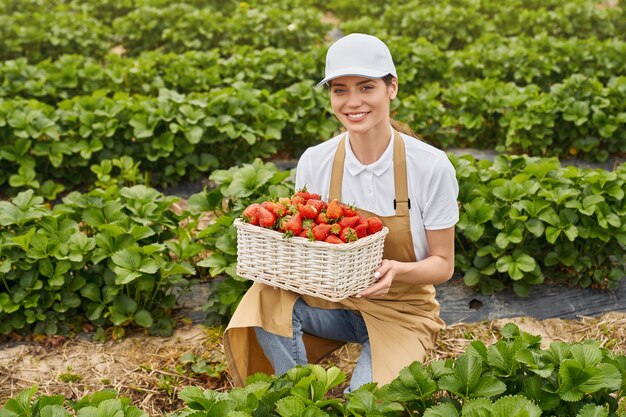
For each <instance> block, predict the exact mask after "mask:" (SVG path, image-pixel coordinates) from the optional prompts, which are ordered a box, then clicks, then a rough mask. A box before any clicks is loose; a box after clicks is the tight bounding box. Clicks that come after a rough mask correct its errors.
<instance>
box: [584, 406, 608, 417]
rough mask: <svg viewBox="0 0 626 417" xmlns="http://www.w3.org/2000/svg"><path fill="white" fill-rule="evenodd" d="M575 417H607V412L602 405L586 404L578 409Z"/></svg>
mask: <svg viewBox="0 0 626 417" xmlns="http://www.w3.org/2000/svg"><path fill="white" fill-rule="evenodd" d="M576 417H609V410H608V408H607V407H605V406H603V405H596V404H587V405H585V406H584V407H582V408H581V409H580V411H579V412H578V414H576Z"/></svg>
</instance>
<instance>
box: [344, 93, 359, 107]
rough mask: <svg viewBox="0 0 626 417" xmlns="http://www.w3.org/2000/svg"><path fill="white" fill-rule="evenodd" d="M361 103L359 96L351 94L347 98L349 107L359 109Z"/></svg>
mask: <svg viewBox="0 0 626 417" xmlns="http://www.w3.org/2000/svg"><path fill="white" fill-rule="evenodd" d="M362 102H363V100H361V96H360V95H359V94H354V93H351V94H350V95H349V96H348V102H347V104H348V106H350V107H359V106H360V105H361V103H362Z"/></svg>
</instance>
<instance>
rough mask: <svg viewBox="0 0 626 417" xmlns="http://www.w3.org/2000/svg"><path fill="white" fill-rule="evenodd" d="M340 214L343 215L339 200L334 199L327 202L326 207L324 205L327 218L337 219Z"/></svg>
mask: <svg viewBox="0 0 626 417" xmlns="http://www.w3.org/2000/svg"><path fill="white" fill-rule="evenodd" d="M341 216H343V209H342V208H341V204H340V203H339V201H337V199H335V200H333V201H331V202H330V203H328V207H326V217H328V218H329V219H338V218H340V217H341Z"/></svg>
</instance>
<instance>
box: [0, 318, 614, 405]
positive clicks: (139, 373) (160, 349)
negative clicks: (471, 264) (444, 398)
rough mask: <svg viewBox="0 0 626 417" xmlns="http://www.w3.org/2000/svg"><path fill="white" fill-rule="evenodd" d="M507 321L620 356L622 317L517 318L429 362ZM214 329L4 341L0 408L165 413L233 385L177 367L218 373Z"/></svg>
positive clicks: (483, 327) (335, 358)
mask: <svg viewBox="0 0 626 417" xmlns="http://www.w3.org/2000/svg"><path fill="white" fill-rule="evenodd" d="M507 322H514V323H516V324H517V325H518V326H519V327H520V328H521V329H522V330H523V331H526V332H528V333H531V334H536V335H541V336H542V343H543V346H544V347H547V346H548V345H549V343H550V342H553V341H566V342H577V341H583V340H597V341H599V342H600V343H601V345H602V346H603V347H606V348H608V349H610V350H611V351H613V352H615V353H620V354H626V313H608V314H605V315H604V316H602V317H599V318H592V317H581V318H580V319H578V320H561V319H549V320H543V321H539V320H535V319H532V318H516V319H504V320H495V321H491V322H481V323H473V324H455V325H452V326H449V327H448V328H447V329H445V330H444V331H442V333H441V336H440V338H439V341H438V344H437V347H436V349H435V351H434V352H433V354H432V355H431V360H434V359H445V358H451V357H456V356H458V355H459V354H461V353H462V352H464V350H465V348H466V347H467V345H468V344H469V343H470V342H471V341H473V340H482V341H483V342H485V343H486V344H491V343H494V342H495V341H496V340H497V338H498V335H499V331H500V329H501V328H502V327H503V326H504V324H505V323H507ZM221 332H222V330H221V329H208V328H205V327H203V326H200V325H193V326H191V325H189V326H179V327H178V328H177V329H176V331H175V332H174V335H173V336H172V337H169V338H160V337H152V336H147V335H145V334H143V333H136V334H133V335H129V336H128V337H126V338H125V339H123V340H121V341H107V342H105V343H97V342H93V341H90V340H89V339H88V338H87V337H78V338H73V339H62V338H58V337H57V338H51V339H46V340H44V341H38V342H35V341H21V342H10V343H5V344H3V345H1V346H0V405H1V404H4V403H5V402H6V400H7V399H8V398H10V397H13V396H15V395H16V394H17V393H18V392H20V391H21V390H22V389H24V388H26V387H30V386H32V385H39V387H40V390H39V393H41V394H43V393H45V394H48V395H52V394H63V395H64V396H65V397H66V398H69V399H79V398H81V397H83V396H84V395H86V394H90V393H93V392H95V391H98V390H100V389H103V388H113V389H115V390H117V391H118V392H119V393H120V394H121V395H124V396H127V397H130V398H132V399H133V403H134V404H135V405H136V406H138V407H140V408H141V409H143V410H145V411H146V412H148V413H149V414H150V415H154V416H157V415H163V414H166V413H170V412H172V411H173V410H175V409H177V408H179V407H181V406H182V403H181V402H180V401H179V400H178V398H177V393H178V392H179V391H180V390H181V389H182V388H184V387H185V386H190V385H197V386H201V387H204V388H210V389H216V390H229V389H231V388H232V385H231V383H230V381H229V380H228V378H227V376H226V375H225V374H224V373H222V374H221V376H220V377H218V378H213V377H209V376H207V374H203V373H201V374H195V373H193V372H191V369H190V367H189V366H188V365H183V364H182V363H181V362H180V358H181V356H183V355H184V354H186V353H191V354H193V355H195V356H196V357H198V358H204V359H205V360H206V361H207V362H208V363H210V364H214V365H216V367H217V368H219V367H220V365H221V364H223V361H224V355H223V349H222V345H221V334H222V333H221ZM358 354H359V348H358V346H357V345H352V344H350V345H346V346H344V347H343V348H341V349H339V350H338V351H337V352H335V353H334V354H333V355H332V356H331V357H329V358H328V359H327V360H326V361H325V364H326V365H336V366H338V367H340V368H341V369H343V370H344V371H345V372H346V373H347V374H348V376H349V374H350V372H351V369H352V367H353V366H354V363H355V362H356V359H357V357H358ZM338 392H341V391H338Z"/></svg>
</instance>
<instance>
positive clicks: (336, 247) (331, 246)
mask: <svg viewBox="0 0 626 417" xmlns="http://www.w3.org/2000/svg"><path fill="white" fill-rule="evenodd" d="M233 224H234V226H235V227H236V228H238V229H242V230H246V231H249V232H254V233H261V234H263V235H265V236H267V237H269V238H272V239H281V240H285V241H292V239H296V240H293V241H292V243H297V244H298V245H302V246H305V247H309V248H317V249H320V248H324V249H325V250H333V251H337V252H343V251H351V250H354V249H357V248H359V247H361V246H366V245H368V244H369V243H370V242H371V241H373V240H376V239H379V238H381V237H384V236H386V235H387V233H389V228H387V227H386V226H383V228H382V229H381V230H379V231H378V232H376V233H374V234H372V235H367V236H365V237H363V238H361V239H358V240H356V241H354V242H349V243H328V242H324V241H319V240H315V241H312V240H309V239H305V238H300V237H297V236H292V237H289V238H285V237H283V234H282V233H281V232H278V231H276V230H273V229H268V228H265V227H261V226H256V225H253V224H250V223H246V222H244V221H243V220H242V219H241V218H237V219H235V221H234V222H233Z"/></svg>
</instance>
